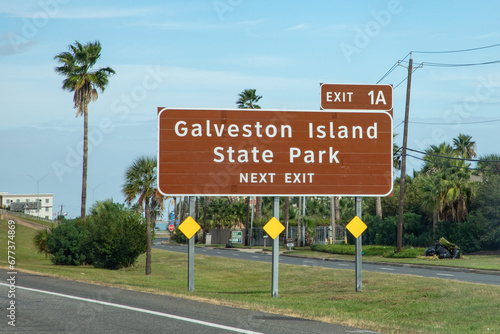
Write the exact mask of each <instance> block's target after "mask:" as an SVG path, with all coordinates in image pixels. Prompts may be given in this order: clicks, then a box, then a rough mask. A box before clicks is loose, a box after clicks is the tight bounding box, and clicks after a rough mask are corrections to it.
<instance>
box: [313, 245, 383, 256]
mask: <svg viewBox="0 0 500 334" xmlns="http://www.w3.org/2000/svg"><path fill="white" fill-rule="evenodd" d="M387 249H388V247H386V246H374V245H366V246H362V251H363V254H364V255H372V256H373V255H384V254H385V253H386V252H387ZM311 250H313V251H317V252H325V253H332V254H343V255H355V254H356V246H355V245H348V244H340V245H339V244H332V245H311Z"/></svg>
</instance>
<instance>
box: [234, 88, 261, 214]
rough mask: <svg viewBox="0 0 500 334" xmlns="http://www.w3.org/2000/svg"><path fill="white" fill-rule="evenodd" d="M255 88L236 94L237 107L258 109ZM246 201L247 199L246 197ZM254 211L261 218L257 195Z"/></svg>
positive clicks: (258, 96) (258, 97)
mask: <svg viewBox="0 0 500 334" xmlns="http://www.w3.org/2000/svg"><path fill="white" fill-rule="evenodd" d="M256 91H257V90H256V89H245V90H244V91H243V92H241V93H240V94H239V95H238V96H239V97H238V100H237V101H236V105H237V106H238V108H239V109H260V106H259V105H258V104H257V102H259V100H260V99H261V98H262V96H261V95H257V93H256ZM247 201H249V199H248V198H247ZM255 207H256V213H255V216H256V218H257V219H261V218H262V197H261V196H257V198H256V203H255Z"/></svg>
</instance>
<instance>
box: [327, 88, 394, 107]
mask: <svg viewBox="0 0 500 334" xmlns="http://www.w3.org/2000/svg"><path fill="white" fill-rule="evenodd" d="M321 109H343V110H346V109H347V110H361V109H363V110H385V111H389V110H391V109H392V85H363V84H321ZM391 115H392V112H391Z"/></svg>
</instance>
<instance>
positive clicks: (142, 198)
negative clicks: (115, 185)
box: [122, 156, 158, 275]
mask: <svg viewBox="0 0 500 334" xmlns="http://www.w3.org/2000/svg"><path fill="white" fill-rule="evenodd" d="M156 179H157V178H156V157H145V156H143V157H140V158H138V159H136V160H135V161H134V162H133V163H132V165H130V166H129V167H128V168H127V170H126V171H125V184H124V185H123V189H122V190H123V194H124V195H125V202H126V203H127V204H128V205H131V204H132V202H133V201H135V200H136V199H137V202H136V203H137V204H138V205H139V206H140V207H142V206H143V205H144V215H145V217H146V241H147V248H146V275H151V207H152V205H154V203H153V202H155V201H156V202H157V201H158V198H155V196H157V191H156Z"/></svg>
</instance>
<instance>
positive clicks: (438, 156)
mask: <svg viewBox="0 0 500 334" xmlns="http://www.w3.org/2000/svg"><path fill="white" fill-rule="evenodd" d="M406 150H408V151H412V152H415V153H420V154H425V155H428V156H432V157H437V158H443V159H450V160H462V161H474V162H479V161H480V162H487V163H489V162H492V163H498V162H500V160H483V159H467V158H455V157H447V156H444V155H438V154H432V153H426V152H422V151H418V150H414V149H411V148H409V147H407V148H406Z"/></svg>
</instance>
